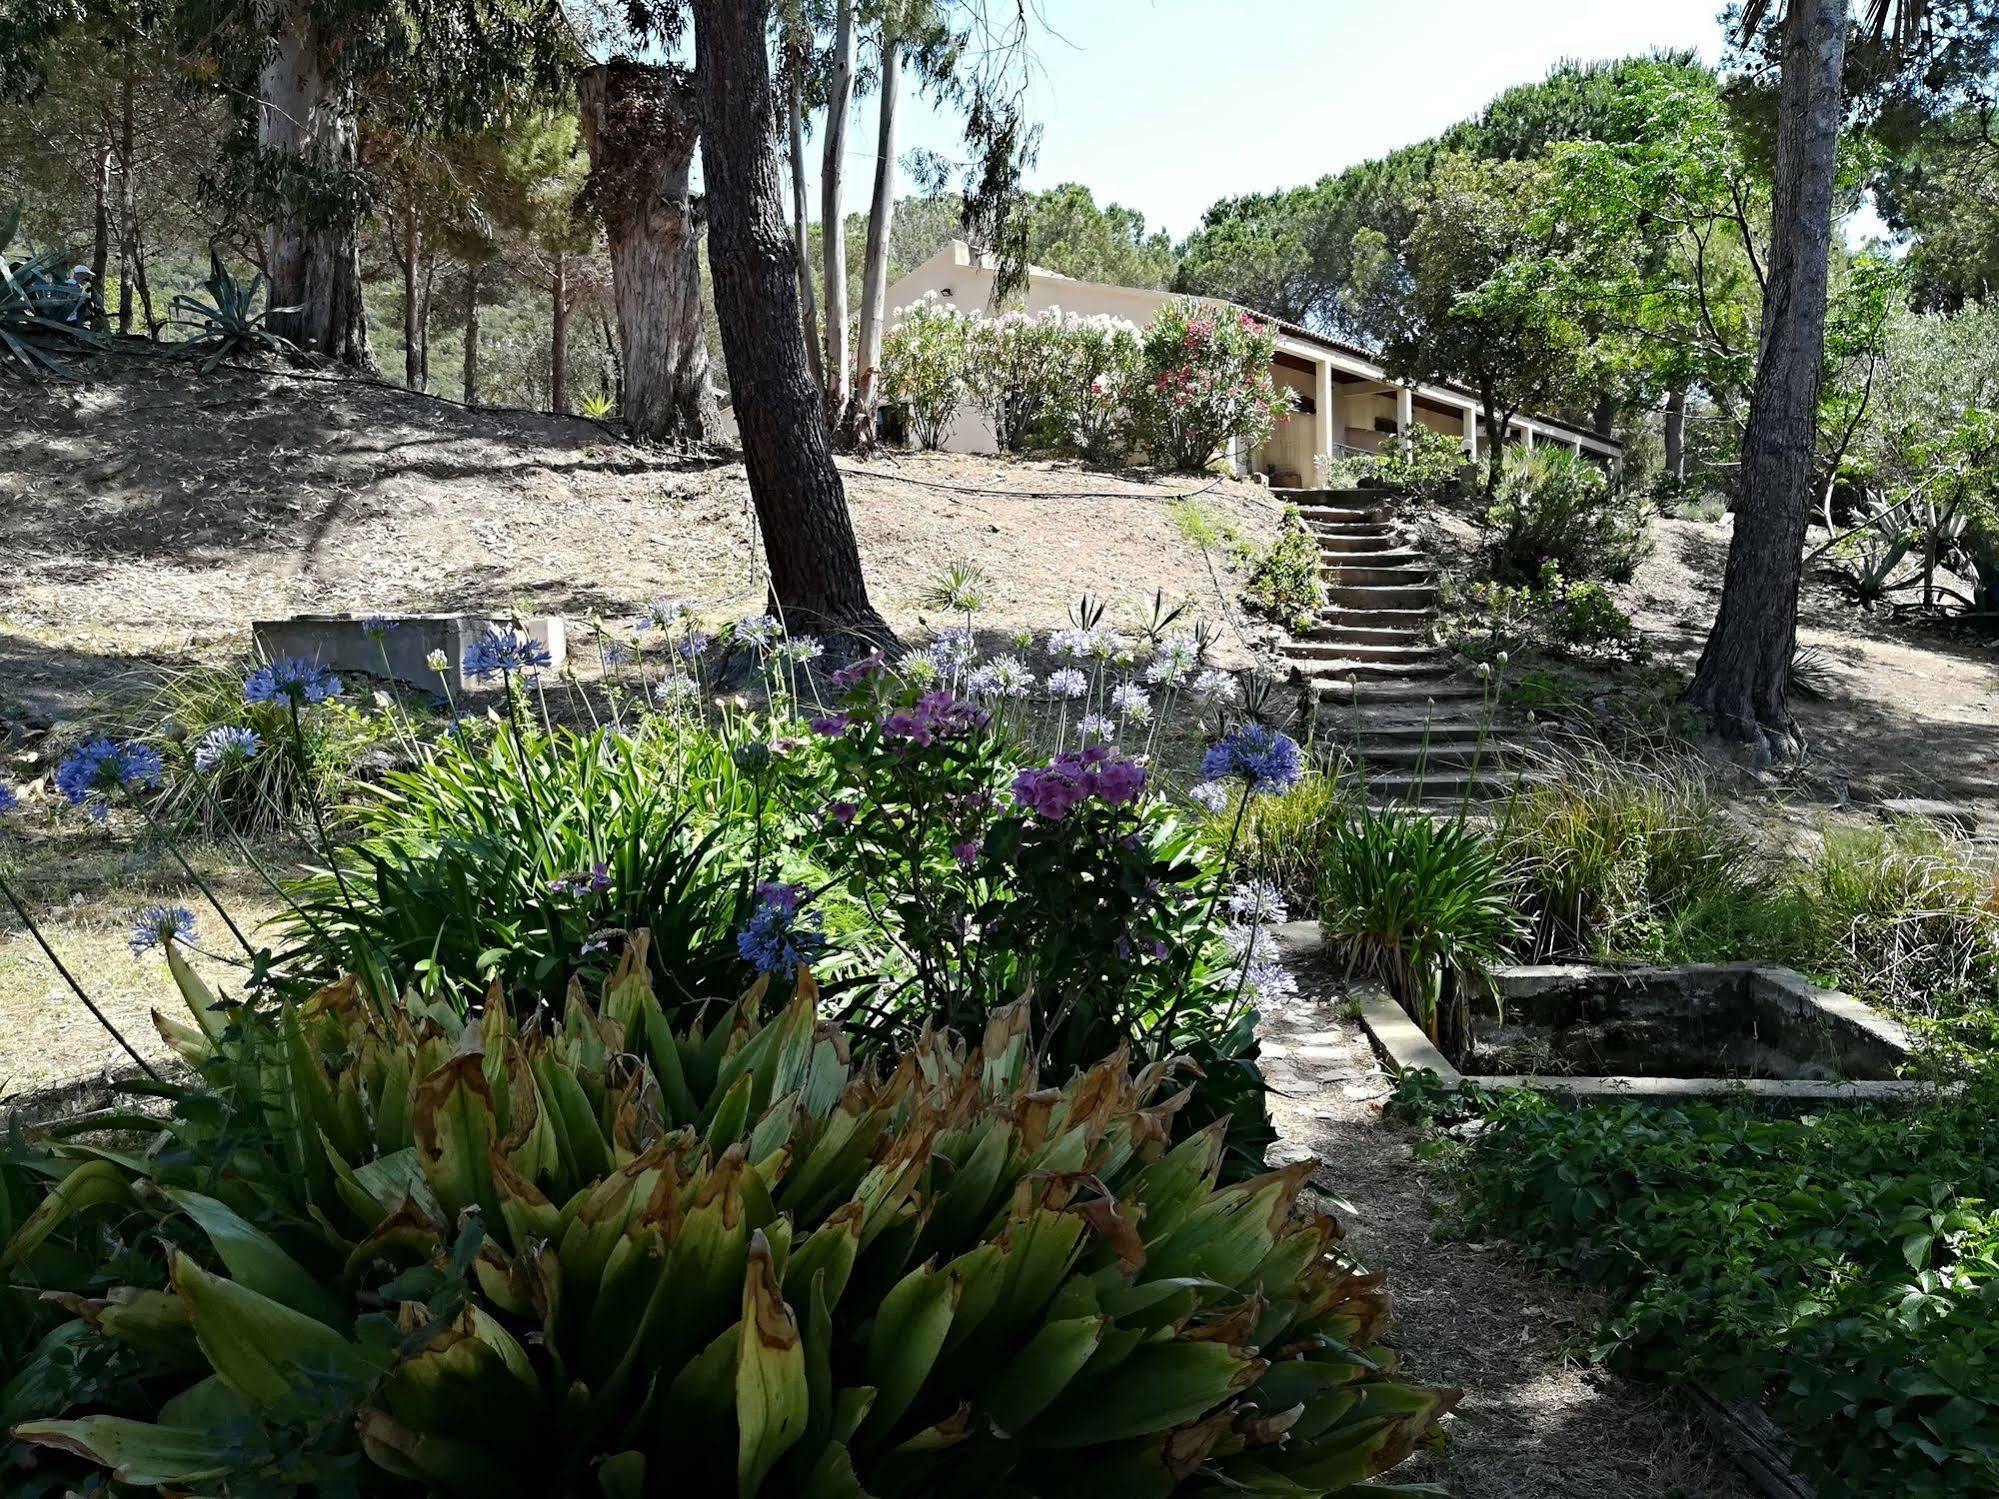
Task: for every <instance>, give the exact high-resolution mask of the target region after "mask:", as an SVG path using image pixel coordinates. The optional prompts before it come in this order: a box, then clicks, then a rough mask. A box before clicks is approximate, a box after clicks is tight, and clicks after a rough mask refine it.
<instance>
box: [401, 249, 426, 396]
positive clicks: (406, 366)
mask: <svg viewBox="0 0 1999 1499" xmlns="http://www.w3.org/2000/svg"><path fill="white" fill-rule="evenodd" d="M403 224H404V228H403V243H402V255H401V256H400V259H401V261H402V271H403V384H404V386H406V387H407V388H408V389H410V390H422V389H423V376H424V368H423V367H424V359H423V321H424V319H423V302H422V296H423V293H422V291H421V290H420V289H419V287H418V285H417V276H416V272H417V265H418V263H419V260H420V257H421V254H422V236H423V231H422V230H421V229H420V228H418V227H417V221H416V215H415V214H414V213H411V214H408V215H406V216H405V217H404V220H403Z"/></svg>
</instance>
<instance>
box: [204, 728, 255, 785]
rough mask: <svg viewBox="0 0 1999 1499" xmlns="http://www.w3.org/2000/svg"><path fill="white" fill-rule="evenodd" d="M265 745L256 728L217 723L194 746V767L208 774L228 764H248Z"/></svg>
mask: <svg viewBox="0 0 1999 1499" xmlns="http://www.w3.org/2000/svg"><path fill="white" fill-rule="evenodd" d="M263 747H264V741H263V740H262V739H261V738H259V737H258V735H257V731H256V730H255V729H246V728H244V727H243V726H242V725H240V724H233V723H228V724H217V725H216V726H215V727H214V728H212V729H210V730H209V731H208V732H207V733H206V734H204V735H202V736H201V743H199V744H197V745H196V746H195V747H194V768H195V769H196V770H198V771H200V772H201V773H202V774H203V775H207V774H208V773H209V772H210V771H212V770H218V769H220V768H222V767H223V766H226V765H247V764H249V763H250V762H251V761H252V760H254V759H256V758H257V755H258V753H259V752H260V751H261V750H262V749H263Z"/></svg>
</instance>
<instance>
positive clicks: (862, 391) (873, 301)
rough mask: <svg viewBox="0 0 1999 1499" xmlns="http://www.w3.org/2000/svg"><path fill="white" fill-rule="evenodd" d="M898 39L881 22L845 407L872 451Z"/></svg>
mask: <svg viewBox="0 0 1999 1499" xmlns="http://www.w3.org/2000/svg"><path fill="white" fill-rule="evenodd" d="M902 45H903V44H902V38H901V37H900V36H898V35H897V34H896V32H895V30H894V22H893V19H892V18H885V19H884V20H883V21H882V45H881V59H882V76H881V94H880V98H879V101H878V102H879V104H880V106H881V134H880V137H879V141H878V146H879V154H878V155H877V156H876V158H875V194H874V201H873V202H872V203H870V204H869V205H868V249H867V258H866V259H865V260H864V261H863V262H862V266H861V330H860V331H861V336H860V357H859V360H858V365H859V372H858V373H857V374H856V375H855V377H854V398H853V400H852V401H850V402H848V404H847V419H846V439H847V441H848V442H849V443H852V444H854V445H855V446H857V447H872V446H873V445H874V436H875V407H876V406H877V405H879V404H880V402H881V362H882V319H883V316H884V314H885V313H886V311H887V307H886V305H885V304H886V303H887V301H888V244H889V230H890V228H891V227H892V225H893V221H894V216H895V127H896V101H897V98H898V96H899V95H900V93H901V84H902Z"/></svg>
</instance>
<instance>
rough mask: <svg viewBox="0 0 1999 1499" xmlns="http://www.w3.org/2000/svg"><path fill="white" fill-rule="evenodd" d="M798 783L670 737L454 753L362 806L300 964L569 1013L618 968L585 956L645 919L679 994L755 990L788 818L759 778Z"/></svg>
mask: <svg viewBox="0 0 1999 1499" xmlns="http://www.w3.org/2000/svg"><path fill="white" fill-rule="evenodd" d="M788 773H789V772H788V770H787V768H786V767H785V766H784V765H781V764H774V763H769V762H766V763H764V764H763V765H760V766H759V767H758V768H757V770H756V773H755V775H745V774H744V773H742V772H741V771H739V769H738V768H737V766H736V764H735V762H734V760H733V759H732V758H731V756H730V754H729V752H728V748H727V746H726V745H716V744H715V743H714V742H713V741H711V740H709V739H707V738H706V737H705V736H703V735H702V734H700V733H699V732H698V731H690V732H688V733H685V734H683V733H681V732H680V731H679V730H678V729H676V728H675V726H674V725H672V724H669V723H664V722H656V723H654V724H653V725H652V726H651V727H650V729H649V730H648V731H647V732H646V733H643V734H640V735H637V736H633V735H627V734H626V733H624V732H623V731H620V730H617V729H603V730H599V731H597V732H594V733H590V734H583V735H575V734H570V733H567V732H565V731H557V732H556V733H554V734H550V735H544V734H538V733H526V734H523V735H521V736H519V737H518V738H517V737H516V736H515V735H513V734H511V733H500V734H496V735H492V736H485V737H480V736H473V735H469V734H468V735H454V736H451V737H449V738H447V739H446V740H445V741H444V742H443V743H442V744H440V745H439V746H437V748H436V750H435V751H434V753H432V754H431V755H430V756H429V757H427V758H426V759H425V761H424V762H423V763H422V764H420V765H418V766H417V767H416V768H414V769H411V770H398V771H392V772H390V773H389V774H388V775H386V776H385V777H384V778H383V781H382V784H381V785H380V787H379V788H375V789H372V790H371V791H369V792H367V793H366V794H364V795H363V796H362V797H361V798H360V799H359V800H358V801H357V802H356V803H355V804H354V806H353V808H352V809H351V815H352V818H353V820H354V822H355V824H356V825H357V827H358V829H359V836H358V837H357V838H356V839H355V840H354V841H353V843H352V844H351V845H349V846H348V847H346V848H343V849H342V850H340V851H339V854H338V856H337V861H338V867H339V876H338V877H337V878H336V877H335V875H334V874H333V873H331V872H328V873H325V874H322V875H319V876H316V877H314V878H313V879H311V880H309V881H307V882H305V883H304V884H303V885H302V886H301V887H300V888H299V889H297V890H296V891H295V892H294V895H295V898H296V900H297V902H298V909H297V911H296V913H294V914H293V916H292V917H291V918H290V920H289V921H288V923H287V924H286V935H287V938H288V940H289V941H290V942H291V943H292V952H291V955H290V961H291V962H292V963H294V964H296V965H299V966H300V967H302V969H303V971H304V972H305V973H307V974H309V975H314V976H316V977H317V978H318V979H319V980H321V981H324V982H331V981H332V980H333V979H334V978H336V977H337V976H338V975H339V974H340V973H342V972H344V971H348V970H350V969H354V968H358V969H359V970H360V971H363V972H366V973H368V974H370V975H371V976H373V977H374V978H375V979H376V981H377V982H378V983H379V984H381V985H382V986H383V987H385V988H390V989H395V988H400V987H403V986H405V985H416V986H418V987H419V988H421V989H423V990H424V991H425V992H427V993H435V994H438V995H439V996H440V997H448V998H449V999H450V1000H452V1001H453V1002H454V1003H455V1004H456V1005H457V1006H459V1007H461V1008H462V1007H463V1006H464V1005H466V1004H467V1003H469V1002H471V1001H473V1000H475V999H476V998H477V997H478V996H479V995H480V994H481V993H482V992H483V990H484V988H485V986H486V985H487V984H489V983H492V982H498V983H499V984H500V985H501V986H502V987H503V988H504V989H506V991H507V992H508V993H509V994H511V995H513V996H515V997H516V999H518V1000H521V1001H523V1002H528V1003H538V1004H546V1005H550V1006H553V1007H556V1008H560V1006H561V1005H562V1002H563V1000H564V997H565V992H566V987H567V984H568V981H569V976H570V975H571V974H572V973H573V972H576V971H579V970H582V971H588V970H589V969H590V968H591V967H592V966H593V962H594V964H595V966H598V967H601V966H602V965H603V964H605V963H606V962H608V961H609V957H610V955H609V954H608V953H606V954H605V955H603V956H598V957H595V958H594V959H593V957H592V954H591V952H590V949H591V948H593V947H596V948H599V949H603V948H604V947H605V946H606V943H607V941H608V939H609V938H610V937H614V936H615V935H616V934H618V933H621V932H623V931H625V930H628V929H630V928H631V927H633V926H636V925H638V924H639V922H640V921H641V919H646V920H649V921H651V922H652V923H653V924H654V928H655V930H654V936H655V938H656V941H655V944H654V946H653V952H654V954H655V957H656V958H657V959H658V960H659V961H660V962H661V964H662V967H661V970H660V973H659V977H660V979H661V981H662V982H663V983H664V984H665V985H666V986H667V988H668V989H669V990H670V991H671V992H672V993H674V994H675V995H676V996H678V997H679V998H682V999H693V998H699V997H703V996H706V995H709V994H714V993H718V992H728V991H729V990H730V989H732V988H734V987H736V985H737V983H738V982H739V981H740V980H741V979H742V978H743V977H744V969H743V967H742V964H741V961H740V959H739V958H738V956H737V953H736V948H735V937H734V932H735V928H736V926H737V925H738V923H739V919H740V917H741V915H742V914H744V913H745V912H746V911H747V908H748V906H749V905H750V903H751V897H750V887H751V885H752V884H753V883H754V881H753V879H752V876H751V867H752V865H753V864H754V863H755V862H756V860H755V857H754V855H753V852H752V850H753V847H754V845H756V844H757V842H758V840H759V838H760V837H766V836H769V835H767V834H766V833H765V831H764V830H765V829H766V828H767V827H768V826H769V825H770V822H771V819H772V818H773V817H774V816H775V813H774V812H772V810H771V806H770V803H771V798H770V797H768V796H767V795H762V796H760V795H759V792H758V790H757V786H758V785H759V784H761V783H760V781H759V779H758V778H759V777H764V776H768V777H769V778H771V779H773V780H774V779H776V778H778V777H781V776H784V775H786V774H788ZM767 789H768V787H767V786H766V790H767ZM771 846H772V845H771V844H769V843H766V844H765V847H766V849H769V848H770V847H771ZM772 867H773V868H774V865H773V866H772ZM762 877H763V876H762V875H759V876H757V878H762Z"/></svg>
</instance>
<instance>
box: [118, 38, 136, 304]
mask: <svg viewBox="0 0 1999 1499" xmlns="http://www.w3.org/2000/svg"><path fill="white" fill-rule="evenodd" d="M135 134H136V132H135V130H134V128H133V117H132V74H131V72H130V71H129V69H128V70H127V71H126V72H124V73H123V74H122V75H121V76H120V77H119V80H118V332H119V333H120V334H121V335H129V334H130V333H131V331H132V279H133V275H134V271H135V268H136V267H137V265H138V260H139V239H138V233H137V221H138V216H139V215H138V203H137V192H138V190H137V188H136V187H135V186H134V185H133V171H132V147H133V138H134V135H135Z"/></svg>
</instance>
